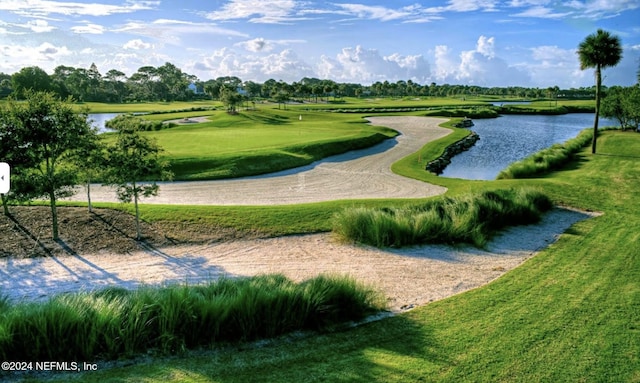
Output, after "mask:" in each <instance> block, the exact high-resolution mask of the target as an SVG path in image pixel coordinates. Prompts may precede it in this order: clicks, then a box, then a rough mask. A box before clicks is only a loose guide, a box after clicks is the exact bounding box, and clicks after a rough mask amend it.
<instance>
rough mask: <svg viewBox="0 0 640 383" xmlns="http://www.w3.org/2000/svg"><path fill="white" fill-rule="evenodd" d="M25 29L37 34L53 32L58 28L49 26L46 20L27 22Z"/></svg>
mask: <svg viewBox="0 0 640 383" xmlns="http://www.w3.org/2000/svg"><path fill="white" fill-rule="evenodd" d="M24 27H25V28H28V29H31V31H32V32H35V33H44V32H51V31H53V30H55V29H56V27H54V26H51V25H49V23H48V22H47V21H45V20H31V21H29V22H27V24H25V26H24Z"/></svg>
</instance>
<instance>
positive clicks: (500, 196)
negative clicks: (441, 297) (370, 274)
mask: <svg viewBox="0 0 640 383" xmlns="http://www.w3.org/2000/svg"><path fill="white" fill-rule="evenodd" d="M551 208H552V203H551V200H550V199H549V198H548V197H547V196H545V195H544V194H542V193H540V192H537V191H534V190H529V189H518V190H514V189H509V190H495V191H485V192H482V193H479V194H473V195H467V196H461V197H456V198H447V197H444V198H439V199H432V200H429V201H427V202H426V203H424V204H422V205H418V206H414V207H409V208H401V209H366V208H355V209H347V210H344V211H342V212H340V213H338V214H336V216H335V217H334V224H333V231H334V232H335V233H336V234H337V235H338V236H339V237H341V238H342V239H344V240H347V241H354V242H360V243H365V244H369V245H372V246H378V247H401V246H409V245H417V244H425V243H446V244H455V243H470V244H473V245H475V246H477V247H484V246H485V245H486V243H487V241H488V240H489V239H490V238H491V236H492V235H494V234H495V233H496V232H497V231H498V230H500V229H502V228H504V227H506V226H509V225H523V224H530V223H535V222H537V221H538V220H539V219H540V217H541V215H542V213H543V212H545V211H548V210H550V209H551Z"/></svg>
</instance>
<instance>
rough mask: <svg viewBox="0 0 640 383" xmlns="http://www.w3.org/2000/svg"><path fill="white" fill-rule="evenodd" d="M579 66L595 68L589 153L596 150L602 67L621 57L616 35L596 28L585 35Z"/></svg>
mask: <svg viewBox="0 0 640 383" xmlns="http://www.w3.org/2000/svg"><path fill="white" fill-rule="evenodd" d="M578 57H579V59H580V68H581V69H583V70H584V69H587V68H595V76H596V113H595V120H594V122H593V141H592V144H591V153H594V154H595V152H596V141H597V138H598V119H599V118H600V102H601V98H602V95H601V94H600V93H601V88H602V69H604V68H607V67H612V66H616V65H618V63H619V62H620V60H621V59H622V45H621V43H620V39H619V38H618V36H613V35H611V34H610V33H609V32H607V31H604V30H602V29H598V31H597V32H596V33H593V34H591V35H589V36H587V37H586V38H585V39H584V40H583V41H582V42H581V43H580V45H579V46H578Z"/></svg>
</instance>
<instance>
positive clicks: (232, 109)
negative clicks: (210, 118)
mask: <svg viewBox="0 0 640 383" xmlns="http://www.w3.org/2000/svg"><path fill="white" fill-rule="evenodd" d="M242 100H243V97H242V95H241V94H240V93H238V90H237V89H236V88H232V87H228V86H222V88H221V89H220V101H222V103H223V104H224V106H225V107H226V108H227V112H229V113H232V114H234V113H236V111H237V108H238V105H240V104H241V103H242Z"/></svg>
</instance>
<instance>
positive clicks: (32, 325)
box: [0, 275, 384, 361]
mask: <svg viewBox="0 0 640 383" xmlns="http://www.w3.org/2000/svg"><path fill="white" fill-rule="evenodd" d="M0 306H1V307H2V312H0V358H1V359H2V360H15V361H39V360H95V359H98V358H101V359H117V358H123V357H130V356H134V355H135V354H139V353H144V352H154V353H160V354H170V353H176V352H180V351H183V350H186V349H190V348H195V347H199V346H206V345H212V344H216V343H217V342H235V341H242V340H252V339H259V338H265V337H273V336H277V335H280V334H284V333H288V332H292V331H296V330H322V329H328V328H331V327H333V326H336V325H338V324H340V323H343V322H345V321H352V320H360V319H362V318H364V317H365V316H367V315H369V314H372V313H374V312H376V311H379V310H381V309H383V308H384V307H383V304H382V300H381V299H380V298H379V295H378V294H377V293H376V292H374V291H373V290H372V289H370V288H368V287H366V286H363V285H360V284H358V283H357V282H355V281H354V280H352V279H350V278H348V277H345V276H336V275H331V276H327V275H321V276H318V277H316V278H313V279H310V280H308V281H305V282H302V283H294V282H292V281H291V280H289V279H287V278H286V277H284V276H282V275H263V276H257V277H251V278H238V279H221V280H218V281H216V282H211V283H209V284H207V285H198V286H187V285H172V286H166V287H162V288H154V287H143V288H140V289H138V290H134V291H128V290H124V289H118V288H112V289H106V290H102V291H98V292H90V293H89V292H85V293H77V294H66V295H58V296H55V297H53V298H50V299H49V300H48V301H46V302H18V303H12V302H10V301H8V300H6V299H0Z"/></svg>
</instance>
